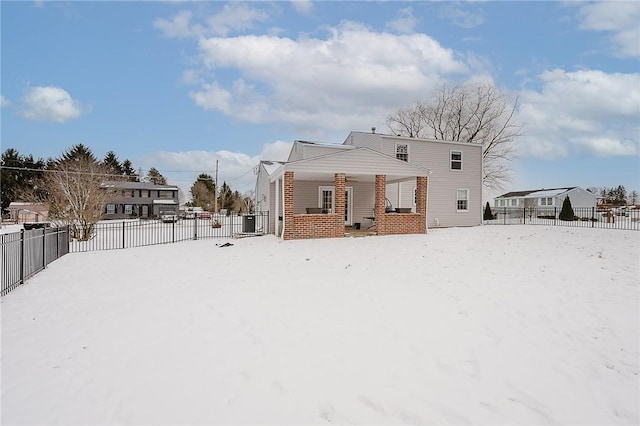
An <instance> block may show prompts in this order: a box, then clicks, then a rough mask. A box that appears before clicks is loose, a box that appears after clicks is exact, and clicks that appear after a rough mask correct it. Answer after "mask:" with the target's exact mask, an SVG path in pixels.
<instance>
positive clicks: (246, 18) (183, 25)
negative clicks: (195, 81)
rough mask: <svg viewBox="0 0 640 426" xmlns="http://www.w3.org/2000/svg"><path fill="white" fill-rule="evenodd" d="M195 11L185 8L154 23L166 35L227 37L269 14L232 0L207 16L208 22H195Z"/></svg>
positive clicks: (173, 36) (175, 36) (179, 36)
mask: <svg viewBox="0 0 640 426" xmlns="http://www.w3.org/2000/svg"><path fill="white" fill-rule="evenodd" d="M193 18H194V17H193V13H192V12H191V11H189V10H183V11H180V12H178V13H177V14H176V15H174V16H173V17H172V18H171V19H163V18H158V19H156V20H155V21H154V23H153V25H154V27H156V28H157V29H159V30H160V31H161V32H162V33H163V34H164V36H165V37H170V38H189V37H203V36H211V35H215V36H222V37H226V36H228V35H229V34H230V33H232V32H242V31H246V30H249V29H251V28H253V25H254V23H255V22H263V21H266V20H267V19H268V18H269V16H268V15H267V14H266V13H265V12H264V11H262V10H260V9H257V8H254V7H250V6H249V5H247V4H246V3H241V2H231V3H227V4H225V5H224V6H223V7H222V9H221V10H220V11H219V12H217V13H215V14H212V15H210V16H208V17H207V18H206V20H205V21H206V22H205V23H204V24H203V23H198V22H194V21H195V20H194V19H193Z"/></svg>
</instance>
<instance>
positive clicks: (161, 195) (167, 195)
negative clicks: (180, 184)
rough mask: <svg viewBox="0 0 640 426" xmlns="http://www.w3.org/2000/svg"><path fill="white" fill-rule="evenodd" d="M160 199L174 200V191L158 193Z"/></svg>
mask: <svg viewBox="0 0 640 426" xmlns="http://www.w3.org/2000/svg"><path fill="white" fill-rule="evenodd" d="M158 198H173V191H158Z"/></svg>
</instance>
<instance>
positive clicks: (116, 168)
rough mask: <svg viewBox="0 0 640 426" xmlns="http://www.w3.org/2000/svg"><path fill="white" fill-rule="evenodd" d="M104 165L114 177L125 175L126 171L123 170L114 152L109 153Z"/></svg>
mask: <svg viewBox="0 0 640 426" xmlns="http://www.w3.org/2000/svg"><path fill="white" fill-rule="evenodd" d="M102 164H104V165H105V167H106V168H107V171H108V173H110V174H113V175H123V174H124V169H123V168H122V164H120V160H118V157H117V156H116V153H115V152H113V151H109V152H107V154H106V155H105V156H104V159H103V160H102Z"/></svg>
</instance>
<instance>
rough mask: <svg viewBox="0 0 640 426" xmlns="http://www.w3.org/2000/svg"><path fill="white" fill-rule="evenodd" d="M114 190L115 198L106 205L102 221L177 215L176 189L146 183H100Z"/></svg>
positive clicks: (175, 187)
mask: <svg viewBox="0 0 640 426" xmlns="http://www.w3.org/2000/svg"><path fill="white" fill-rule="evenodd" d="M102 186H103V187H105V188H111V189H113V190H115V196H114V197H113V199H112V200H111V202H110V203H108V204H107V205H106V208H105V212H104V215H103V218H104V219H129V218H135V217H139V218H153V217H160V216H162V215H168V214H171V215H177V214H178V205H179V203H178V187H177V186H174V185H156V184H153V183H147V182H115V181H106V182H103V183H102Z"/></svg>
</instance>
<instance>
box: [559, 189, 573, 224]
mask: <svg viewBox="0 0 640 426" xmlns="http://www.w3.org/2000/svg"><path fill="white" fill-rule="evenodd" d="M575 217H576V215H575V213H574V212H573V207H571V200H570V199H569V196H568V195H567V196H566V197H564V201H563V202H562V210H560V215H559V216H558V219H560V220H574V219H575Z"/></svg>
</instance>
